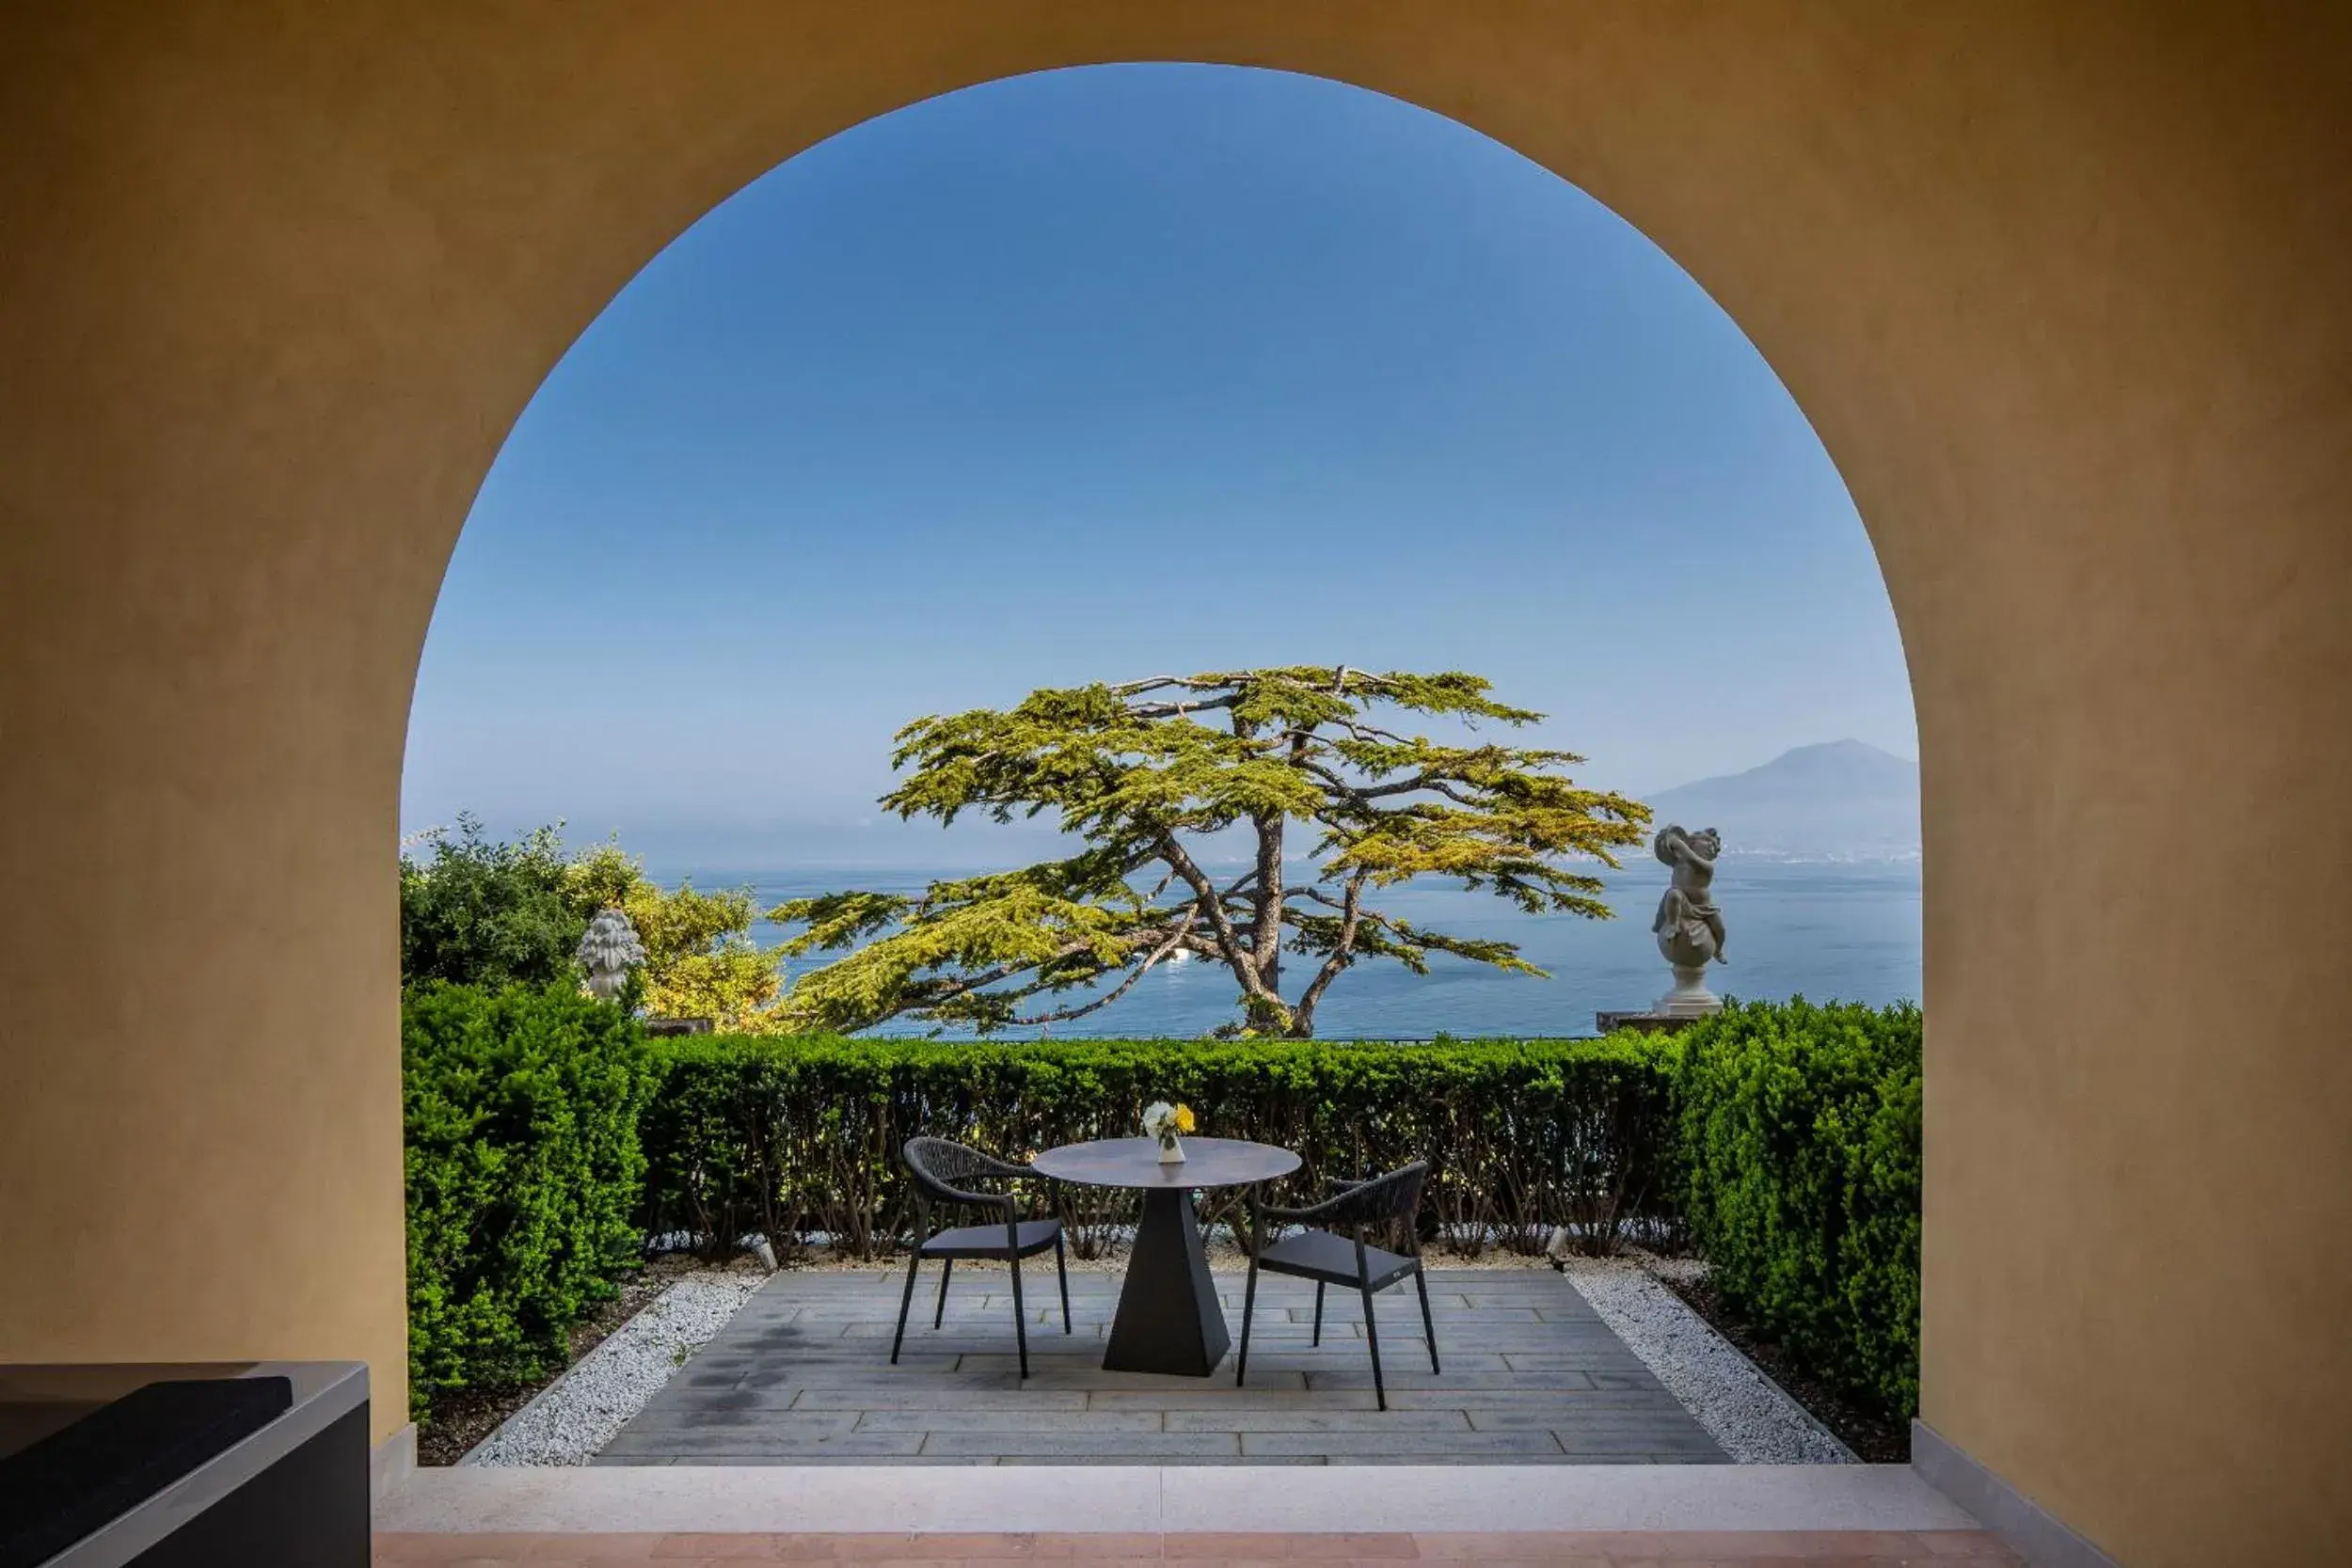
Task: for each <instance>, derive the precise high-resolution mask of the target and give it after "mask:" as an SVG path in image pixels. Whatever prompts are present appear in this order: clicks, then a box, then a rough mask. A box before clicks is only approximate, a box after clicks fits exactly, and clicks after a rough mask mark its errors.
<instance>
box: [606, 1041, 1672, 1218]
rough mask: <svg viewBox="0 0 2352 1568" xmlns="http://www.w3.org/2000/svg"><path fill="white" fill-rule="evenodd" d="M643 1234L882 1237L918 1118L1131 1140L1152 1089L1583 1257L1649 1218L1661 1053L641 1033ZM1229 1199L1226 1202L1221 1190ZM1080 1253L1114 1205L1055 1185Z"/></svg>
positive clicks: (1327, 1170) (1660, 1197)
mask: <svg viewBox="0 0 2352 1568" xmlns="http://www.w3.org/2000/svg"><path fill="white" fill-rule="evenodd" d="M654 1050H655V1052H656V1053H657V1055H658V1056H659V1057H660V1061H661V1071H662V1085H661V1088H660V1092H659V1094H658V1095H657V1096H656V1098H655V1100H654V1102H653V1105H652V1107H651V1109H650V1110H649V1111H648V1113H647V1115H646V1117H645V1124H644V1146H645V1151H646V1154H647V1157H648V1159H649V1160H650V1162H651V1176H650V1179H649V1180H648V1183H647V1193H646V1197H647V1208H646V1212H645V1216H644V1226H645V1228H646V1229H647V1230H649V1231H651V1232H654V1233H656V1234H665V1233H676V1232H681V1231H682V1232H686V1233H689V1234H691V1235H692V1236H694V1237H696V1238H698V1239H701V1240H702V1241H703V1242H704V1243H707V1244H712V1245H717V1246H721V1247H724V1246H727V1245H729V1244H731V1243H733V1242H734V1240H735V1239H736V1238H737V1237H739V1236H740V1235H742V1234H744V1233H746V1232H759V1233H763V1234H765V1235H766V1236H767V1237H768V1238H769V1240H770V1243H771V1245H773V1246H774V1247H775V1248H776V1251H777V1255H778V1256H779V1257H786V1256H789V1255H790V1254H791V1252H792V1251H793V1250H795V1249H796V1248H797V1247H798V1246H800V1245H801V1244H802V1243H803V1242H804V1240H805V1239H806V1238H807V1237H808V1236H809V1235H810V1234H811V1233H812V1232H823V1233H825V1234H826V1235H828V1236H829V1237H831V1238H832V1240H833V1242H834V1244H835V1245H836V1246H837V1247H840V1248H842V1249H843V1250H846V1251H848V1252H850V1253H852V1254H855V1255H859V1256H870V1255H872V1254H874V1253H877V1252H882V1251H887V1250H895V1249H896V1248H897V1247H898V1246H899V1245H900V1244H902V1243H904V1242H905V1241H906V1239H907V1233H908V1229H909V1227H910V1225H911V1222H912V1213H913V1211H912V1206H911V1202H910V1199H909V1194H908V1190H907V1187H906V1183H905V1179H904V1175H903V1172H902V1170H901V1168H900V1166H899V1164H898V1147H899V1145H900V1144H901V1143H903V1142H904V1141H905V1140H906V1139H907V1138H909V1137H912V1136H914V1135H916V1134H918V1133H930V1134H934V1135H937V1136H942V1137H950V1138H955V1139H958V1140H961V1141H965V1142H970V1143H973V1144H975V1145H977V1146H978V1147H980V1148H988V1149H993V1150H998V1151H1002V1152H1005V1153H1007V1154H1010V1155H1018V1154H1021V1153H1023V1152H1024V1151H1027V1150H1033V1149H1038V1148H1048V1147H1051V1146H1053V1145H1056V1144H1065V1143H1073V1142H1077V1141H1079V1140H1081V1139H1087V1138H1100V1137H1125V1136H1132V1135H1134V1133H1135V1131H1136V1126H1137V1124H1138V1120H1139V1117H1140V1116H1141V1113H1142V1110H1143V1107H1144V1106H1145V1105H1146V1104H1148V1103H1150V1102H1151V1101H1153V1100H1160V1099H1166V1100H1175V1101H1184V1102H1186V1103H1188V1104H1190V1105H1191V1106H1192V1107H1193V1109H1194V1110H1195V1111H1196V1112H1198V1113H1199V1115H1200V1126H1201V1129H1202V1132H1203V1133H1204V1134H1214V1135H1217V1136H1226V1137H1240V1138H1254V1139H1257V1140H1259V1141H1261V1142H1264V1143H1273V1144H1279V1145H1281V1146H1283V1147H1284V1148H1294V1149H1296V1150H1297V1151H1298V1152H1299V1153H1300V1154H1301V1155H1302V1156H1303V1157H1304V1160H1305V1167H1304V1169H1303V1170H1302V1172H1301V1173H1300V1175H1301V1178H1302V1179H1303V1180H1305V1181H1307V1182H1308V1183H1313V1182H1316V1181H1317V1180H1320V1179H1321V1178H1322V1177H1324V1176H1326V1175H1354V1174H1359V1173H1363V1172H1370V1171H1377V1170H1385V1169H1391V1168H1393V1167H1394V1166H1397V1165H1401V1164H1406V1163H1408V1162H1410V1161H1413V1160H1417V1159H1420V1160H1427V1161H1429V1162H1430V1164H1431V1166H1432V1168H1433V1170H1434V1171H1435V1172H1436V1173H1437V1175H1436V1179H1435V1180H1432V1181H1431V1183H1430V1184H1429V1187H1428V1189H1427V1196H1425V1197H1424V1199H1423V1205H1424V1208H1423V1212H1422V1217H1421V1225H1422V1231H1423V1233H1424V1235H1429V1236H1433V1237H1435V1238H1437V1239H1438V1241H1439V1243H1440V1244H1444V1245H1449V1246H1454V1247H1457V1248H1460V1249H1463V1250H1472V1251H1474V1250H1476V1249H1478V1248H1480V1247H1482V1246H1485V1245H1486V1244H1490V1243H1500V1244H1502V1245H1505V1246H1510V1247H1513V1248H1516V1249H1519V1250H1523V1251H1531V1252H1532V1251H1535V1250H1538V1249H1540V1248H1541V1247H1542V1246H1543V1244H1544V1243H1545V1241H1546V1239H1547V1237H1548V1234H1549V1229H1550V1227H1553V1226H1555V1225H1565V1226H1569V1227H1574V1228H1575V1230H1576V1232H1577V1233H1578V1234H1579V1235H1580V1236H1581V1237H1583V1238H1584V1239H1585V1241H1586V1243H1587V1244H1589V1245H1591V1246H1593V1247H1594V1248H1595V1249H1596V1250H1606V1249H1607V1248H1608V1247H1609V1246H1610V1245H1612V1244H1613V1243H1614V1240H1615V1238H1616V1237H1617V1236H1618V1234H1619V1233H1620V1232H1621V1231H1622V1230H1623V1229H1624V1228H1625V1227H1628V1226H1629V1225H1641V1226H1646V1227H1649V1229H1650V1230H1651V1231H1652V1233H1653V1234H1655V1233H1656V1232H1658V1231H1660V1230H1661V1229H1664V1228H1666V1227H1671V1225H1672V1224H1673V1213H1674V1189H1675V1188H1676V1186H1677V1184H1678V1183H1677V1174H1676V1171H1675V1168H1674V1165H1673V1163H1672V1155H1671V1146H1672V1142H1673V1135H1674V1119H1673V1101H1672V1063H1673V1058H1674V1053H1673V1052H1672V1050H1671V1048H1669V1047H1668V1046H1666V1045H1665V1044H1663V1043H1662V1042H1660V1041H1658V1040H1655V1039H1653V1038H1650V1037H1644V1036H1640V1035H1631V1034H1628V1035H1620V1036H1615V1037H1610V1038H1608V1039H1601V1040H1524V1041H1511V1040H1476V1041H1460V1042H1446V1041H1440V1042H1438V1043H1437V1044H1434V1045H1382V1044H1358V1043H1350V1042H1344V1041H1321V1040H1298V1041H1292V1040H1247V1041H1234V1042H1217V1041H1204V1040H1198V1039H1189V1040H1145V1041H1137V1040H1079V1041H1069V1042H1062V1041H1050V1042H1049V1041H1022V1042H1012V1043H998V1042H982V1043H970V1042H961V1041H959V1042H952V1043H950V1042H938V1041H930V1040H905V1039H854V1038H852V1039H844V1038H836V1037H795V1038H775V1037H748V1036H745V1037H727V1036H700V1037H695V1036H688V1037H678V1038H672V1039H663V1040H657V1041H655V1042H654ZM1223 1201H1224V1202H1225V1203H1226V1204H1227V1205H1228V1206H1229V1207H1230V1206H1231V1205H1232V1204H1234V1203H1236V1202H1237V1201H1238V1200H1237V1198H1236V1197H1235V1196H1233V1195H1225V1196H1224V1199H1223ZM1063 1202H1064V1205H1065V1210H1064V1217H1065V1218H1066V1219H1068V1220H1069V1221H1071V1222H1072V1224H1073V1227H1074V1229H1075V1236H1074V1241H1075V1243H1076V1244H1077V1245H1078V1247H1079V1249H1080V1250H1081V1253H1082V1254H1084V1253H1089V1252H1092V1251H1093V1250H1095V1248H1096V1247H1097V1246H1099V1244H1100V1243H1101V1241H1102V1237H1103V1231H1104V1227H1107V1226H1109V1225H1111V1224H1114V1223H1117V1222H1118V1221H1120V1219H1122V1218H1124V1217H1125V1208H1126V1207H1128V1206H1131V1205H1132V1202H1133V1199H1132V1198H1128V1199H1126V1200H1125V1201H1124V1202H1123V1203H1122V1201H1121V1199H1120V1196H1119V1195H1116V1194H1103V1193H1099V1192H1095V1191H1092V1190H1083V1189H1064V1192H1063Z"/></svg>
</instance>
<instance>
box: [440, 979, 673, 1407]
mask: <svg viewBox="0 0 2352 1568" xmlns="http://www.w3.org/2000/svg"><path fill="white" fill-rule="evenodd" d="M401 1067H402V1080H403V1111H404V1114H405V1120H406V1131H407V1151H406V1171H407V1188H408V1386H409V1397H410V1402H411V1407H412V1411H413V1412H414V1413H417V1414H421V1413H422V1412H423V1410H424V1408H425V1405H426V1403H427V1402H428V1401H429V1400H430V1399H431V1397H432V1396H433V1395H434V1394H436V1393H437V1392H440V1391H442V1390H445V1389H453V1388H460V1387H464V1386H468V1385H473V1384H492V1385H495V1384H500V1383H513V1382H522V1381H527V1380H529V1379H532V1378H534V1377H538V1376H540V1375H542V1374H543V1373H544V1372H546V1371H548V1370H550V1369H551V1368H552V1367H554V1366H560V1365H561V1364H562V1362H563V1359H564V1352H565V1343H564V1340H565V1336H566V1334H567V1332H568V1331H569V1329H570V1328H571V1326H572V1325H573V1324H574V1323H577V1322H579V1321H580V1318H581V1317H582V1316H583V1315H584V1314H585V1313H586V1312H587V1311H588V1310H589V1308H590V1307H593V1306H594V1305H595V1304H596V1302H598V1301H601V1300H603V1299H605V1298H606V1297H608V1296H610V1295H612V1293H613V1290H614V1285H613V1281H614V1280H615V1279H616V1278H617V1277H618V1276H619V1275H621V1274H622V1273H624V1272H625V1271H626V1270H628V1268H630V1267H631V1266H633V1265H635V1264H636V1263H637V1262H638V1261H639V1260H640V1258H641V1255H642V1242H641V1238H640V1237H639V1235H638V1233H637V1231H636V1230H635V1229H634V1228H632V1227H631V1226H630V1223H629V1222H630V1219H631V1216H632V1213H633V1211H634V1210H635V1209H636V1207H637V1205H638V1202H639V1200H640V1196H641V1194H642V1193H643V1191H644V1185H643V1183H644V1156H643V1155H642V1154H641V1153H640V1152H639V1148H638V1132H637V1128H638V1118H639V1117H640V1115H641V1114H642V1113H643V1111H644V1107H645V1101H646V1097H647V1095H648V1094H649V1092H650V1091H651V1089H652V1087H653V1082H654V1079H653V1073H652V1070H651V1067H652V1064H651V1062H650V1059H649V1056H648V1053H647V1052H646V1049H645V1042H644V1035H643V1032H642V1031H641V1030H640V1028H639V1026H638V1025H637V1024H636V1022H634V1021H632V1020H631V1019H630V1018H629V1017H628V1015H627V1014H626V1013H624V1012H622V1011H621V1009H619V1008H618V1007H615V1006H611V1005H609V1004H606V1003H601V1002H597V1001H596V1000H594V999H592V998H589V997H586V996H582V995H580V993H579V991H578V990H577V988H575V987H574V986H572V985H570V984H568V983H559V984H556V985H551V986H548V987H546V988H544V989H540V990H532V989H530V988H526V987H514V988H510V989H508V990H502V991H497V992H490V991H485V990H478V989H476V988H473V987H468V986H453V985H448V984H442V983H428V984H425V985H421V986H415V987H411V988H410V989H409V990H408V991H407V992H406V994H405V997H404V998H403V1001H402V1006H401Z"/></svg>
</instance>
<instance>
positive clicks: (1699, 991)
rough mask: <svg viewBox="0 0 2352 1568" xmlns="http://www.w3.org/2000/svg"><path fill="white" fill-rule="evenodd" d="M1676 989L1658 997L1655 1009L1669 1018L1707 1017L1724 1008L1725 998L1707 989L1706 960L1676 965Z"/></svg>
mask: <svg viewBox="0 0 2352 1568" xmlns="http://www.w3.org/2000/svg"><path fill="white" fill-rule="evenodd" d="M1674 972H1675V989H1674V990H1670V991H1668V992H1667V993H1666V994H1665V995H1663V996H1661V997H1660V998H1659V999H1658V1005H1657V1006H1656V1007H1655V1008H1654V1009H1653V1010H1654V1011H1657V1012H1661V1013H1664V1014H1665V1015H1666V1016H1667V1017H1669V1018H1705V1017H1706V1016H1707V1015H1708V1014H1709V1013H1720V1012H1722V1011H1723V1010H1724V999H1723V998H1722V997H1720V996H1717V995H1716V994H1715V993H1714V992H1713V991H1711V990H1708V989H1707V965H1706V963H1705V962H1704V961H1701V962H1700V963H1698V964H1696V965H1693V966H1689V967H1686V966H1684V965H1682V964H1676V965H1675V966H1674Z"/></svg>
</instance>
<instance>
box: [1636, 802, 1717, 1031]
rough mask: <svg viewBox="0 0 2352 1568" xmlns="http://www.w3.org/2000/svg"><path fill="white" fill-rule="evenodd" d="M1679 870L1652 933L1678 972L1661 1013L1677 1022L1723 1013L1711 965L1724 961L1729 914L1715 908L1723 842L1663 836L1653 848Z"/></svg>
mask: <svg viewBox="0 0 2352 1568" xmlns="http://www.w3.org/2000/svg"><path fill="white" fill-rule="evenodd" d="M1723 847H1724V845H1723V838H1722V835H1720V834H1718V833H1717V832H1715V830H1714V829H1712V828H1702V829H1700V830H1699V831H1698V832H1695V833H1690V832H1683V830H1682V829H1681V828H1680V827H1679V826H1678V825H1669V826H1668V827H1667V828H1665V829H1664V830H1663V831H1661V832H1660V833H1659V835H1658V838H1657V840H1656V841H1655V842H1654V843H1653V844H1652V845H1651V848H1652V849H1653V850H1654V851H1655V852H1656V854H1657V856H1658V858H1659V859H1660V860H1661V861H1663V862H1664V863H1666V864H1668V865H1670V866H1672V867H1673V868H1674V880H1673V882H1672V883H1671V884H1670V885H1669V886H1668V887H1667V889H1666V894H1665V896H1664V897H1662V898H1661V899H1659V901H1658V918H1657V919H1655V920H1653V921H1651V922H1650V930H1651V931H1652V932H1653V933H1654V934H1655V935H1656V936H1657V938H1658V951H1659V952H1660V953H1661V955H1663V956H1664V958H1665V960H1666V962H1667V963H1668V964H1670V965H1672V966H1673V968H1674V972H1675V989H1674V990H1670V991H1668V992H1667V993H1666V994H1665V995H1663V996H1661V997H1660V998H1659V999H1658V1011H1660V1012H1661V1013H1665V1014H1668V1015H1670V1016H1673V1017H1677V1018H1694V1017H1697V1016H1698V1015H1700V1014H1703V1013H1712V1012H1719V1011H1721V1010H1722V1008H1723V1005H1724V1004H1723V1001H1722V999H1721V998H1720V997H1718V996H1716V995H1715V993H1714V992H1713V991H1710V990H1708V989H1707V966H1708V964H1709V963H1710V962H1712V963H1727V962H1729V961H1730V960H1728V959H1727V958H1724V911H1721V910H1719V909H1717V908H1716V907H1715V900H1714V895H1713V887H1714V882H1715V858H1716V857H1717V856H1718V855H1720V854H1722V853H1723Z"/></svg>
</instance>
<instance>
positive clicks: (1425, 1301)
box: [1413, 1269, 1438, 1377]
mask: <svg viewBox="0 0 2352 1568" xmlns="http://www.w3.org/2000/svg"><path fill="white" fill-rule="evenodd" d="M1413 1289H1415V1290H1417V1291H1420V1292H1421V1330H1422V1333H1423V1334H1426V1335H1428V1336H1429V1373H1430V1375H1431V1376H1432V1377H1435V1376H1436V1375H1437V1373H1438V1321H1437V1320H1436V1319H1435V1318H1433V1317H1431V1316H1430V1315H1429V1276H1428V1275H1425V1274H1423V1273H1422V1272H1421V1270H1419V1269H1415V1270H1414V1271H1413Z"/></svg>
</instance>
